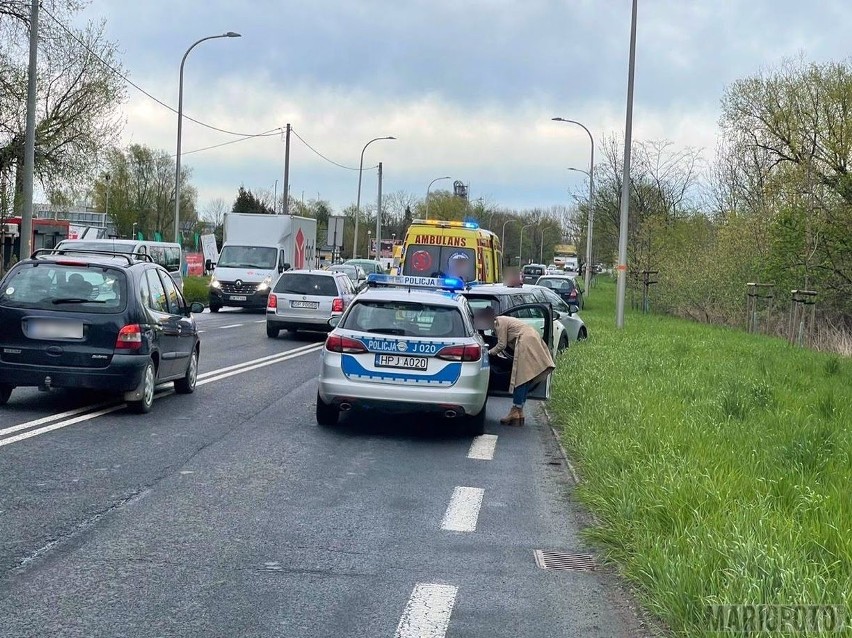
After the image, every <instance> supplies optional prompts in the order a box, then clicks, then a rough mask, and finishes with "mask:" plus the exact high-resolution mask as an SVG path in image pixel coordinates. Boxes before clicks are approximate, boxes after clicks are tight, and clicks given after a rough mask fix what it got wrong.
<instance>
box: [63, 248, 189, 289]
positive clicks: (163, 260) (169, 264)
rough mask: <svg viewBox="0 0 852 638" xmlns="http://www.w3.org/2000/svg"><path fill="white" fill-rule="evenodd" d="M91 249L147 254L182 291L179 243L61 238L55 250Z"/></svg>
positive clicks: (105, 251)
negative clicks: (166, 271)
mask: <svg viewBox="0 0 852 638" xmlns="http://www.w3.org/2000/svg"><path fill="white" fill-rule="evenodd" d="M63 249H64V250H67V251H69V252H70V251H72V250H91V251H96V252H103V253H113V254H116V253H124V254H127V255H130V254H137V255H148V256H150V257H151V261H153V262H154V263H155V264H160V265H161V266H162V267H163V268H165V269H166V270H168V271H169V274H170V275H171V277H172V280H173V281H174V282H175V285H177V287H178V290H180V291H183V266H184V257H183V250H181V247H180V244H176V243H173V242H167V241H148V240H146V239H106V238H102V239H63V240H62V241H61V242H59V243H58V244H57V245H56V250H63Z"/></svg>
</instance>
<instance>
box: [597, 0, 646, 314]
mask: <svg viewBox="0 0 852 638" xmlns="http://www.w3.org/2000/svg"><path fill="white" fill-rule="evenodd" d="M636 4H637V0H633V15H632V17H631V19H630V60H629V63H628V71H627V117H626V123H625V126H624V172H623V174H622V178H621V219H620V224H619V228H618V265H617V266H616V269H617V271H618V287H617V288H616V298H615V326H616V328H624V294H625V292H626V291H627V220H628V213H629V211H630V147H631V146H632V139H633V76H634V70H635V68H636ZM586 267H588V264H587V266H586Z"/></svg>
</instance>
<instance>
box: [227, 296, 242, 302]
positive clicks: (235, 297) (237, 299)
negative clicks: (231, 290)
mask: <svg viewBox="0 0 852 638" xmlns="http://www.w3.org/2000/svg"><path fill="white" fill-rule="evenodd" d="M229 299H230V300H231V301H245V300H246V296H245V295H231V296H230V297H229Z"/></svg>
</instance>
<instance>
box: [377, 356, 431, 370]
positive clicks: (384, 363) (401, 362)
mask: <svg viewBox="0 0 852 638" xmlns="http://www.w3.org/2000/svg"><path fill="white" fill-rule="evenodd" d="M376 367H378V368H402V369H403V370H426V369H427V368H428V367H429V359H427V358H426V357H406V356H404V355H400V354H377V355H376Z"/></svg>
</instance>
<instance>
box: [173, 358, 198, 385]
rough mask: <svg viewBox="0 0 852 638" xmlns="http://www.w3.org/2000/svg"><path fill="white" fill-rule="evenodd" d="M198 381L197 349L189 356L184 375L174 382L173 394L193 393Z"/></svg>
mask: <svg viewBox="0 0 852 638" xmlns="http://www.w3.org/2000/svg"><path fill="white" fill-rule="evenodd" d="M197 381H198V349H197V348H196V349H195V350H193V351H192V354H191V355H189V363H188V364H187V366H186V374H185V375H184V376H183V378H182V379H177V380H176V381H175V392H177V393H178V394H192V393H193V392H195V384H196V382H197Z"/></svg>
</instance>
